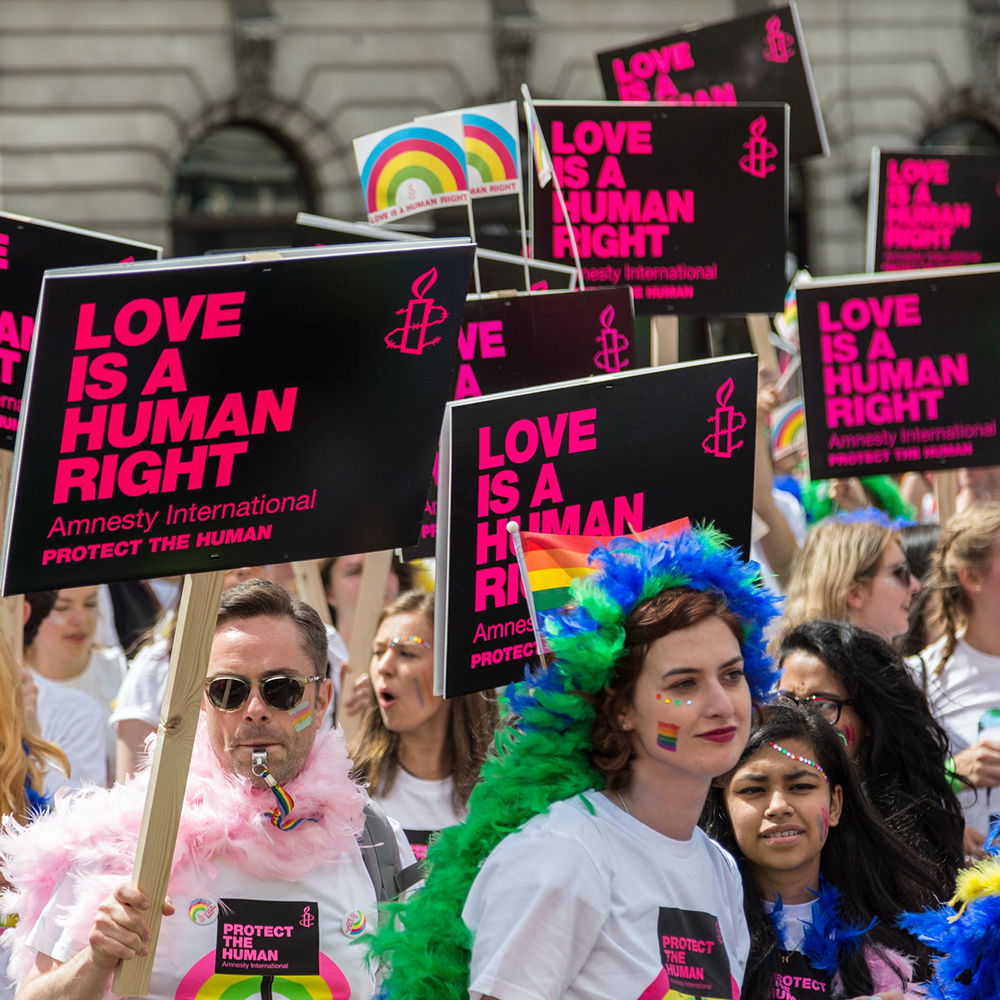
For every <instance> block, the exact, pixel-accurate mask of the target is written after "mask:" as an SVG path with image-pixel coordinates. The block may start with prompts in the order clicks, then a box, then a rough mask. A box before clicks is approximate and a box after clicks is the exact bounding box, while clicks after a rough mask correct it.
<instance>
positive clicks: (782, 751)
mask: <svg viewBox="0 0 1000 1000" xmlns="http://www.w3.org/2000/svg"><path fill="white" fill-rule="evenodd" d="M768 746H769V747H771V748H772V749H773V750H777V751H778V753H780V754H782V755H784V756H785V757H787V758H788V759H789V760H797V761H798V762H799V763H800V764H808V765H809V766H810V767H814V768H816V770H817V771H819V773H820V774H821V775H822V776H823V780H824V781H825V782H826V783H827V784H828V785H829V784H830V779H829V778H828V777H827V776H826V771H824V770H823V768H821V767H820V766H819V764H817V763H816V761H814V760H810V759H809V758H808V757H800V756H799V755H798V754H796V753H792V752H791V750H786V749H785V748H784V747H779V746H778V744H777V743H768Z"/></svg>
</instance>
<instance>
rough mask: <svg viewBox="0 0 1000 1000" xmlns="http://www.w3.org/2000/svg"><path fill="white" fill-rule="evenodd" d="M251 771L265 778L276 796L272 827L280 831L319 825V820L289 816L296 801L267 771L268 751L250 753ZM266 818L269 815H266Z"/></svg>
mask: <svg viewBox="0 0 1000 1000" xmlns="http://www.w3.org/2000/svg"><path fill="white" fill-rule="evenodd" d="M250 761H251V770H252V771H253V773H254V774H255V775H257V777H258V778H263V779H264V781H266V782H267V786H268V788H270V789H271V793H272V794H273V795H274V797H275V799H276V800H277V802H278V804H277V805H276V806H275V807H274V810H273V812H271V813H270V816H271V826H275V827H277V828H278V829H279V830H294V829H295V828H296V827H297V826H298V825H299V824H300V823H318V822H319V820H316V819H313V818H312V817H311V816H303V817H301V818H300V819H292V818H291V817H290V816H289V815H288V814H289V813H290V812H291V811H292V810H293V809H294V808H295V799H293V798H292V797H291V795H289V794H288V792H286V791H285V790H284V788H282V787H281V785H279V784H278V783H277V782H276V781H275V780H274V777H273V776H272V774H271V772H270V771H269V770H268V769H267V751H266V750H253V751H251V753H250ZM264 815H265V816H267V815H268V813H264Z"/></svg>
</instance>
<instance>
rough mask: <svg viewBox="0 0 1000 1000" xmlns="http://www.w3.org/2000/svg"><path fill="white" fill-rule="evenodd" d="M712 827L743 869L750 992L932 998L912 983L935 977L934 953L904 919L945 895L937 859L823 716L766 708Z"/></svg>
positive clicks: (720, 789) (722, 786) (725, 787)
mask: <svg viewBox="0 0 1000 1000" xmlns="http://www.w3.org/2000/svg"><path fill="white" fill-rule="evenodd" d="M706 827H707V829H708V830H709V832H710V833H712V834H713V835H714V836H716V837H717V838H718V840H719V841H720V842H721V843H722V844H724V845H725V846H726V847H728V848H729V849H730V850H731V851H732V852H733V853H734V854H735V855H736V858H737V861H738V863H739V866H740V870H741V872H742V874H743V888H744V894H745V908H746V917H747V924H748V925H749V927H750V935H751V949H750V954H751V958H750V963H749V965H748V968H747V973H746V977H745V979H744V995H745V996H747V997H761V998H763V997H780V998H783V1000H787V998H794V1000H804V998H806V997H809V998H812V997H816V998H819V997H824V998H842V997H864V998H868V997H874V996H879V997H881V998H882V1000H888V998H889V997H899V996H900V995H901V994H902V996H904V997H907V998H909V997H922V996H923V992H922V991H916V990H915V989H914V988H913V983H914V982H919V981H922V980H923V979H925V978H926V977H927V975H928V971H929V968H928V953H927V950H926V948H924V946H923V945H921V944H920V943H919V942H918V941H916V940H915V939H914V938H912V937H911V936H910V935H908V934H907V933H905V932H904V931H902V930H900V929H899V928H898V927H897V926H896V919H897V917H898V916H899V915H900V913H901V912H902V911H903V910H906V909H920V908H922V907H923V906H925V905H928V904H931V903H933V902H934V901H935V898H936V897H935V895H934V886H935V884H936V877H935V876H934V875H933V874H931V875H927V874H925V872H926V871H931V872H933V865H932V864H931V863H930V862H927V861H925V860H924V859H922V858H920V857H919V856H917V855H915V854H914V853H913V852H912V851H911V850H910V849H909V848H908V847H907V846H906V845H905V844H904V843H903V842H902V841H901V840H899V839H898V838H897V837H896V836H895V835H894V834H893V833H892V832H891V831H890V830H889V829H888V827H886V825H885V824H884V822H883V821H882V819H881V818H880V817H879V816H878V815H877V814H876V813H875V811H874V810H873V809H872V807H871V806H870V805H869V804H868V800H867V799H866V798H865V795H864V792H863V791H862V789H861V785H860V783H859V781H858V779H857V777H856V776H855V773H854V769H853V766H852V764H851V761H850V759H849V757H848V756H847V751H846V748H845V747H844V743H843V740H842V738H841V737H840V735H839V734H838V733H837V732H836V731H835V730H834V729H833V728H832V727H831V726H830V725H829V723H827V722H826V721H825V720H824V719H822V718H820V717H819V716H818V715H815V714H813V713H811V712H806V711H803V710H801V709H798V708H794V707H791V706H777V707H774V708H770V709H768V710H767V711H766V713H765V720H764V721H763V723H762V724H761V725H760V726H759V727H758V728H756V729H755V730H754V731H753V733H752V734H751V736H750V740H749V742H748V743H747V746H746V748H745V749H744V751H743V753H742V755H741V757H740V761H739V764H738V765H737V766H736V768H735V769H734V770H733V771H732V772H730V773H729V774H727V775H726V776H725V777H724V778H722V779H720V780H719V781H718V782H717V783H716V788H715V789H713V795H712V799H711V804H710V809H709V810H708V813H707V822H706ZM806 983H809V986H808V988H807V987H806V986H805V985H804V984H806Z"/></svg>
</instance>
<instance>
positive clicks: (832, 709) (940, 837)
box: [779, 620, 965, 898]
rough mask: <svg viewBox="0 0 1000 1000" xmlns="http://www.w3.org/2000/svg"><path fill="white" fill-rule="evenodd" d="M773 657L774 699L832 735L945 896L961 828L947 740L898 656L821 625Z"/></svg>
mask: <svg viewBox="0 0 1000 1000" xmlns="http://www.w3.org/2000/svg"><path fill="white" fill-rule="evenodd" d="M779 656H780V659H779V666H780V667H781V671H782V674H781V682H780V691H779V695H782V696H785V697H786V698H790V699H792V700H794V701H796V702H798V703H799V704H800V705H803V706H804V707H806V708H808V709H809V710H810V711H812V712H815V713H816V714H817V715H820V716H821V717H822V718H824V719H826V721H827V722H829V723H830V724H831V725H832V726H834V728H835V729H837V730H838V731H839V732H840V734H841V735H842V736H843V738H844V742H845V744H846V746H847V752H848V754H849V755H850V756H851V758H852V759H853V760H854V761H855V763H856V764H857V765H858V771H859V773H860V776H861V780H862V781H863V782H864V786H865V791H866V793H867V794H868V798H869V799H870V800H871V803H872V805H873V806H874V807H875V809H876V811H877V812H878V813H879V814H880V815H881V816H882V818H883V819H884V820H885V821H886V822H887V823H889V825H890V826H892V827H893V829H894V830H895V832H896V833H897V834H898V835H899V836H900V837H901V838H902V839H903V840H905V841H907V842H908V843H909V844H910V846H911V847H912V848H913V849H914V850H915V851H916V852H917V853H918V854H922V855H923V856H924V857H926V858H928V859H930V860H931V861H932V862H933V863H934V865H935V866H936V867H937V868H939V869H940V870H941V871H942V872H943V873H944V876H945V877H944V879H943V880H942V882H941V884H940V885H939V886H938V890H939V892H940V894H941V896H942V898H947V897H948V896H950V895H951V893H952V891H953V890H954V881H955V875H956V873H957V871H958V868H959V867H960V865H961V864H962V857H963V850H962V832H963V828H964V826H965V823H964V821H963V819H962V809H961V806H960V805H959V803H958V799H957V797H956V795H955V792H954V791H953V790H952V786H951V783H950V782H949V779H948V776H947V774H946V772H945V763H946V761H947V760H948V758H949V757H950V756H951V752H950V750H949V749H948V734H947V733H946V732H945V731H944V729H942V728H941V726H940V725H938V723H937V722H936V721H935V719H934V716H933V715H932V714H931V711H930V708H929V707H928V705H927V699H926V697H925V696H924V693H923V692H922V691H921V690H920V688H919V686H918V685H917V683H916V681H915V680H914V679H913V677H912V675H911V674H910V672H909V670H908V669H907V667H906V663H905V662H904V660H903V659H902V657H901V656H900V655H899V653H897V652H896V650H894V649H893V648H892V646H890V645H889V643H887V642H886V641H885V640H884V639H881V638H880V637H879V636H877V635H874V634H873V633H871V632H866V631H865V630H864V629H860V628H856V627H855V626H853V625H848V624H847V623H846V622H834V621H824V620H819V621H811V622H806V623H805V624H803V625H800V626H799V627H798V628H795V629H792V631H791V632H788V633H786V634H785V635H784V636H783V637H782V640H781V651H780V654H779Z"/></svg>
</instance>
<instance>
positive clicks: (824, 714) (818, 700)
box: [778, 691, 854, 726]
mask: <svg viewBox="0 0 1000 1000" xmlns="http://www.w3.org/2000/svg"><path fill="white" fill-rule="evenodd" d="M778 700H779V701H790V702H792V703H793V704H795V705H798V707H799V708H804V709H806V711H808V712H814V713H815V714H816V715H818V716H819V717H820V718H821V719H826V721H827V722H829V723H830V725H831V726H835V725H836V724H837V723H838V722H839V721H840V713H841V711H842V710H843V708H844V706H845V705H853V704H854V702H853V701H851V699H850V698H831V697H830V696H829V695H825V694H809V695H806V696H805V698H799V697H798V696H797V695H794V694H792V693H791V692H790V691H779V692H778Z"/></svg>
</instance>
